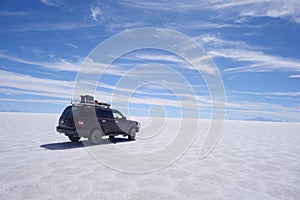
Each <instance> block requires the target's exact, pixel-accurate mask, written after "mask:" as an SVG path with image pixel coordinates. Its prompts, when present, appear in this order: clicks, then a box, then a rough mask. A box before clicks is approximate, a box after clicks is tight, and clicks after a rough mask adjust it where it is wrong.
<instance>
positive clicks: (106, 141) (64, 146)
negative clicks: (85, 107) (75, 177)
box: [40, 138, 131, 150]
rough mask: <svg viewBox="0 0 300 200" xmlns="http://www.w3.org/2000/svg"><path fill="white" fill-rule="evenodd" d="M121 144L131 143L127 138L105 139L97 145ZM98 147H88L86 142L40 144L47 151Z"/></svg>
mask: <svg viewBox="0 0 300 200" xmlns="http://www.w3.org/2000/svg"><path fill="white" fill-rule="evenodd" d="M122 142H131V141H130V140H128V139H127V138H111V139H109V138H105V139H103V140H102V142H101V143H100V144H98V145H109V144H116V143H122ZM98 145H90V144H89V143H88V141H87V140H84V141H78V142H57V143H49V144H42V145H40V147H42V148H44V149H48V150H67V149H77V148H84V147H87V146H98Z"/></svg>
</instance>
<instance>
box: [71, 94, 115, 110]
mask: <svg viewBox="0 0 300 200" xmlns="http://www.w3.org/2000/svg"><path fill="white" fill-rule="evenodd" d="M71 104H72V105H77V106H78V105H79V106H101V107H106V108H109V107H110V104H108V103H104V102H98V101H97V100H94V97H93V96H90V95H80V101H79V99H74V100H72V101H71Z"/></svg>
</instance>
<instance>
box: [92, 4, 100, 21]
mask: <svg viewBox="0 0 300 200" xmlns="http://www.w3.org/2000/svg"><path fill="white" fill-rule="evenodd" d="M91 13H92V17H93V20H94V21H96V22H99V19H98V17H99V16H100V18H101V17H102V12H101V9H100V8H99V7H98V6H92V7H91Z"/></svg>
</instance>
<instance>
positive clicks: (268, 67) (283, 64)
mask: <svg viewBox="0 0 300 200" xmlns="http://www.w3.org/2000/svg"><path fill="white" fill-rule="evenodd" d="M209 54H210V55H212V56H214V57H224V58H230V59H232V60H233V61H237V62H246V63H247V64H243V65H244V66H242V67H234V68H230V67H229V68H227V69H225V70H224V71H225V72H232V73H234V72H271V71H294V72H295V71H296V72H300V61H299V60H296V59H294V58H285V57H280V56H274V55H268V54H266V53H264V52H261V51H254V50H247V49H220V50H215V51H209Z"/></svg>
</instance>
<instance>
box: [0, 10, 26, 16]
mask: <svg viewBox="0 0 300 200" xmlns="http://www.w3.org/2000/svg"><path fill="white" fill-rule="evenodd" d="M28 14H29V12H21V11H0V16H24V15H28Z"/></svg>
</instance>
